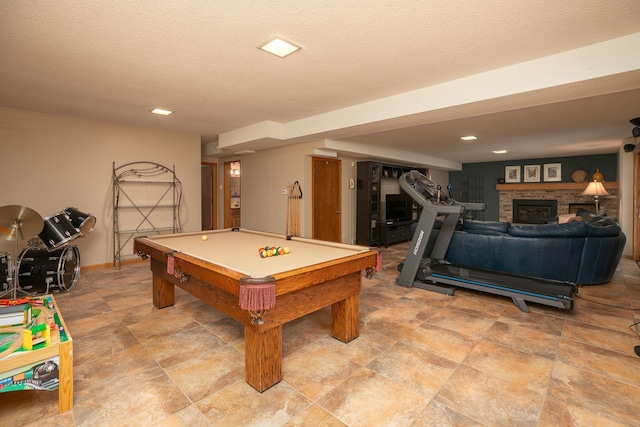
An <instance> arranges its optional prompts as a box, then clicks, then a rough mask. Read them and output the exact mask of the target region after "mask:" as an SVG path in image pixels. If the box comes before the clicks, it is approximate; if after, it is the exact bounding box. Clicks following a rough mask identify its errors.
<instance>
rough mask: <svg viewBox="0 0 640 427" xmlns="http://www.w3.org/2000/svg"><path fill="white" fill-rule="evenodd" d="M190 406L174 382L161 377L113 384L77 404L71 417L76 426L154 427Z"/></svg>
mask: <svg viewBox="0 0 640 427" xmlns="http://www.w3.org/2000/svg"><path fill="white" fill-rule="evenodd" d="M115 402H117V404H114V403H115ZM189 404H190V402H189V400H188V399H187V398H186V397H185V396H184V394H182V392H181V391H180V389H179V388H178V387H177V386H176V385H175V383H173V381H171V380H170V379H169V378H167V377H166V376H160V377H157V378H150V379H140V380H139V381H136V382H128V383H126V384H123V383H118V384H117V386H115V384H112V386H111V387H109V388H106V389H104V390H103V391H102V392H101V393H94V394H92V396H91V398H89V399H87V400H83V401H81V402H79V403H76V405H75V406H74V408H73V416H74V419H75V422H76V424H77V425H79V426H84V425H91V426H117V425H131V426H133V425H154V424H155V423H157V422H160V421H162V420H164V419H166V418H167V417H168V416H170V415H171V414H174V413H176V412H178V411H180V410H182V409H184V408H186V407H187V406H189Z"/></svg>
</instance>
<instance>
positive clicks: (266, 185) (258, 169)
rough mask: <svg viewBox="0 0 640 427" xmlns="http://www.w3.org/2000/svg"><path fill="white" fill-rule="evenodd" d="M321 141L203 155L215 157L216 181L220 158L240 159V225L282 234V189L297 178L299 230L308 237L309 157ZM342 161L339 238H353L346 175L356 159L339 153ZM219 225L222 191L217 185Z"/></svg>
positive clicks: (352, 195)
mask: <svg viewBox="0 0 640 427" xmlns="http://www.w3.org/2000/svg"><path fill="white" fill-rule="evenodd" d="M322 143H323V142H322V141H317V142H311V143H305V144H298V145H292V146H288V147H281V148H274V149H269V150H262V151H258V152H256V153H254V154H249V155H244V156H230V157H221V158H218V159H214V158H205V159H204V160H203V161H208V162H215V161H217V162H218V164H219V166H218V171H219V176H218V180H219V182H220V183H223V182H224V177H223V174H224V167H223V164H224V162H230V161H235V160H239V161H240V162H241V186H242V188H241V215H242V220H241V224H242V227H244V228H249V229H253V230H261V231H268V232H272V233H280V234H284V233H285V231H286V225H287V222H286V221H287V196H285V195H283V194H282V190H285V189H287V186H288V185H290V184H293V183H294V182H295V181H298V183H299V184H300V187H301V189H302V193H303V197H302V200H301V201H300V223H299V224H300V232H301V235H302V236H303V237H311V234H312V224H311V193H312V191H311V175H312V171H311V159H312V157H313V156H314V149H315V148H318V147H322ZM338 159H339V160H341V163H342V210H341V212H342V224H341V227H342V242H343V243H353V242H354V241H355V227H356V211H355V205H356V189H355V187H354V188H349V179H353V180H354V182H355V180H356V174H357V161H356V160H355V159H352V158H349V157H339V158H338ZM218 191H219V193H218V200H219V203H218V205H219V206H218V208H219V211H218V218H219V226H218V228H222V227H223V221H224V212H223V196H224V194H223V191H222V190H220V187H218Z"/></svg>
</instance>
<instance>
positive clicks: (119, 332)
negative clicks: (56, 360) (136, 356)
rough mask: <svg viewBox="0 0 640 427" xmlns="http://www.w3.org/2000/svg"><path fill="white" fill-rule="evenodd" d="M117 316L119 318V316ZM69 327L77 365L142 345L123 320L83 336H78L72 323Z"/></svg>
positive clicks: (74, 361) (74, 359)
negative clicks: (71, 332)
mask: <svg viewBox="0 0 640 427" xmlns="http://www.w3.org/2000/svg"><path fill="white" fill-rule="evenodd" d="M115 317H116V318H117V316H115ZM68 327H69V329H70V330H72V331H73V349H74V358H73V363H74V364H75V366H78V365H81V364H83V363H85V362H90V361H92V360H95V359H97V358H100V357H103V356H108V355H111V354H117V353H120V352H121V351H124V350H128V349H131V348H134V347H136V346H138V345H140V343H139V341H138V340H137V339H136V337H135V336H134V335H133V334H132V333H131V331H130V330H129V328H127V327H126V326H125V325H124V324H123V323H122V322H119V323H117V324H114V325H111V326H108V327H104V328H103V329H101V330H100V331H99V332H97V333H96V331H95V330H94V331H93V333H92V334H91V335H89V336H84V337H82V338H76V336H75V329H74V328H73V327H72V326H71V325H68Z"/></svg>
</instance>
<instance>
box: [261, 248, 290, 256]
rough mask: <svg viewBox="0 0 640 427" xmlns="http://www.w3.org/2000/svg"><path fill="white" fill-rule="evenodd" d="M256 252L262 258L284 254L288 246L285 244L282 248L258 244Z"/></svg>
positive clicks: (287, 251)
mask: <svg viewBox="0 0 640 427" xmlns="http://www.w3.org/2000/svg"><path fill="white" fill-rule="evenodd" d="M258 253H259V254H260V256H261V257H262V258H267V257H270V256H278V255H286V254H288V253H289V248H288V247H287V246H285V247H284V248H281V247H280V246H260V247H259V248H258Z"/></svg>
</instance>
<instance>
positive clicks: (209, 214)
mask: <svg viewBox="0 0 640 427" xmlns="http://www.w3.org/2000/svg"><path fill="white" fill-rule="evenodd" d="M217 176H218V165H217V164H215V163H203V164H202V165H201V167H200V181H201V185H200V188H201V190H200V193H201V209H202V229H203V230H215V229H217V228H218V209H217V207H218V200H217V197H216V194H217V193H216V187H217V186H218V185H217Z"/></svg>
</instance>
